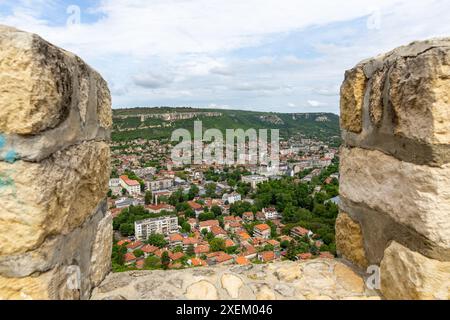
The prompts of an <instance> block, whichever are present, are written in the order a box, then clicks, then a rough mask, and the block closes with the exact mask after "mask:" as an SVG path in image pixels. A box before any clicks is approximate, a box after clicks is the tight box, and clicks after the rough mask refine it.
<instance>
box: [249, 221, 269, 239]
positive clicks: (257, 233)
mask: <svg viewBox="0 0 450 320" xmlns="http://www.w3.org/2000/svg"><path fill="white" fill-rule="evenodd" d="M270 233H271V229H270V226H269V225H268V224H265V223H263V224H258V225H256V226H255V227H254V229H253V236H254V237H258V238H263V239H269V238H270Z"/></svg>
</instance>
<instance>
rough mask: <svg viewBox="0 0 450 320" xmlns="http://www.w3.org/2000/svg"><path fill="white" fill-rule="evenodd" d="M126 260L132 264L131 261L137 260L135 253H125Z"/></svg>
mask: <svg viewBox="0 0 450 320" xmlns="http://www.w3.org/2000/svg"><path fill="white" fill-rule="evenodd" d="M124 260H125V262H131V261H134V260H136V257H135V256H134V254H133V252H128V253H125V256H124Z"/></svg>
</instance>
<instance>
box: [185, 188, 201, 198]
mask: <svg viewBox="0 0 450 320" xmlns="http://www.w3.org/2000/svg"><path fill="white" fill-rule="evenodd" d="M199 192H200V189H199V188H198V187H197V186H196V185H195V184H193V185H191V188H190V189H189V193H188V197H189V200H192V199H194V198H195V197H196V196H198V193H199Z"/></svg>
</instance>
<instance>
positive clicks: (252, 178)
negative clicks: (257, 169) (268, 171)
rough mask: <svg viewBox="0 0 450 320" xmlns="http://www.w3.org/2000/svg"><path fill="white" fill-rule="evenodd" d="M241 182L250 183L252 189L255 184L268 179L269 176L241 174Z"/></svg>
mask: <svg viewBox="0 0 450 320" xmlns="http://www.w3.org/2000/svg"><path fill="white" fill-rule="evenodd" d="M241 180H242V182H244V183H250V185H251V187H252V189H256V186H257V185H258V184H260V183H263V182H266V181H269V178H267V177H264V176H259V175H251V176H242V179H241Z"/></svg>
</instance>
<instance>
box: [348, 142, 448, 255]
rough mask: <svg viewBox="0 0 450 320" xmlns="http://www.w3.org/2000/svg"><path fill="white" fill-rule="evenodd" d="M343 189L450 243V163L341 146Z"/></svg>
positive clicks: (439, 241) (434, 238)
mask: <svg viewBox="0 0 450 320" xmlns="http://www.w3.org/2000/svg"><path fill="white" fill-rule="evenodd" d="M340 175H341V176H340V177H341V178H340V179H341V181H340V193H341V195H342V196H343V197H344V198H346V199H349V200H351V201H353V202H355V203H364V204H365V205H367V206H368V207H369V208H371V209H374V210H378V211H382V212H385V213H387V214H389V215H390V216H391V217H392V218H393V219H394V220H395V221H397V222H399V223H401V224H404V225H406V226H408V227H409V228H411V229H413V230H416V231H417V232H418V233H419V234H421V235H423V236H424V237H426V238H427V239H429V240H431V241H433V242H435V243H436V244H439V245H440V246H442V247H444V248H449V247H450V165H444V166H442V167H428V166H421V165H415V164H412V163H408V162H403V161H400V160H397V159H396V158H394V157H391V156H388V155H386V154H384V153H382V152H380V151H371V150H365V149H360V148H352V149H349V148H346V147H343V148H341V167H340Z"/></svg>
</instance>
